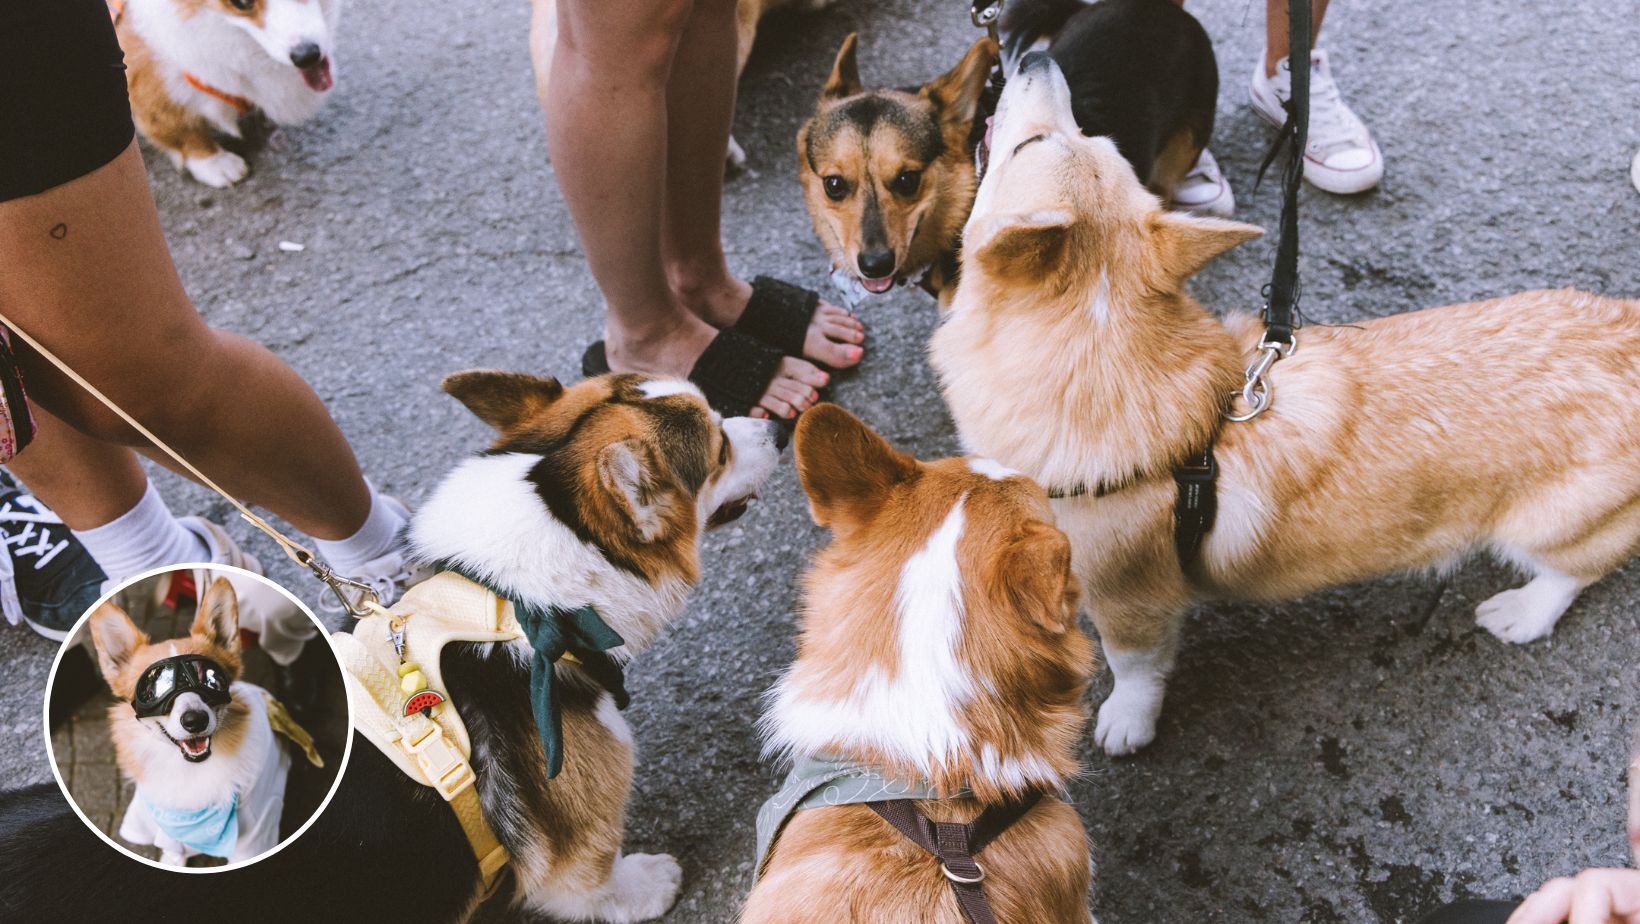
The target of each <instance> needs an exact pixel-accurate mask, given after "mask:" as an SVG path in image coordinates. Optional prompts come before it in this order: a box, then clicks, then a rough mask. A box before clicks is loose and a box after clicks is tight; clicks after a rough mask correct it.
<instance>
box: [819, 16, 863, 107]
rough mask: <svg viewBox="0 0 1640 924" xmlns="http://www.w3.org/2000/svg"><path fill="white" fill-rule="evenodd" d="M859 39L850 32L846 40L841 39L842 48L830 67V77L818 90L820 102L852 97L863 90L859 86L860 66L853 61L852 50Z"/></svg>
mask: <svg viewBox="0 0 1640 924" xmlns="http://www.w3.org/2000/svg"><path fill="white" fill-rule="evenodd" d="M859 38H860V37H859V36H858V35H856V34H855V33H853V32H850V33H849V34H848V38H845V39H843V46H842V47H841V48H839V49H837V61H836V62H835V63H834V64H832V66H831V76H830V77H827V78H826V85H825V86H823V87H821V88H820V99H821V101H822V102H824V101H825V100H828V99H842V98H843V97H845V96H853V95H854V94H856V93H859V92H860V91H861V90H863V89H865V88H864V87H862V86H861V85H860V65H859V63H858V62H857V61H855V59H854V48H855V45H857V44H858V43H859Z"/></svg>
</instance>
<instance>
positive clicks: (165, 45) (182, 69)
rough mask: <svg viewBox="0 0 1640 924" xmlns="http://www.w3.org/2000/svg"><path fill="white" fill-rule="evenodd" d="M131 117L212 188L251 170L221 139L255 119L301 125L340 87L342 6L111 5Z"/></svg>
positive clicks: (225, 0)
mask: <svg viewBox="0 0 1640 924" xmlns="http://www.w3.org/2000/svg"><path fill="white" fill-rule="evenodd" d="M111 9H112V10H113V12H114V17H115V22H116V25H117V28H118V32H119V37H120V47H121V48H123V49H124V50H125V65H126V82H127V84H128V85H129V87H130V94H131V115H132V118H133V119H134V120H135V122H136V124H137V129H138V130H139V131H141V132H142V135H143V137H144V138H147V139H148V141H149V142H150V143H151V144H153V145H154V147H156V148H159V149H160V150H161V151H164V152H165V154H166V156H168V157H170V158H171V161H172V163H174V164H176V165H177V167H178V168H179V169H182V170H185V171H187V172H188V174H189V175H190V176H192V177H193V178H194V179H196V180H198V181H199V182H201V183H204V184H205V185H207V186H231V185H233V184H234V183H237V182H239V181H240V180H242V179H244V178H245V175H246V173H247V172H248V168H247V167H246V166H245V161H244V159H243V158H241V157H240V156H239V155H238V154H235V153H233V152H232V151H229V150H227V149H225V148H223V147H222V145H221V144H220V143H218V141H217V136H218V135H225V136H227V137H229V138H239V137H241V129H240V121H241V120H242V119H245V118H247V117H249V116H252V115H254V114H258V113H259V114H261V115H264V116H266V117H267V118H268V119H269V120H270V121H272V122H273V123H274V124H275V125H294V124H296V123H299V122H305V121H307V120H308V119H311V118H312V117H313V116H314V114H315V113H317V112H318V111H319V107H320V106H321V105H323V103H324V101H325V99H326V98H327V97H328V96H329V94H330V91H331V89H332V88H333V87H334V86H335V83H336V61H335V55H336V25H337V21H338V19H339V17H340V16H341V9H342V0H112V5H111Z"/></svg>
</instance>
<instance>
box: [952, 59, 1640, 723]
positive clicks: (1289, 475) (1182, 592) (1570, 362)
mask: <svg viewBox="0 0 1640 924" xmlns="http://www.w3.org/2000/svg"><path fill="white" fill-rule="evenodd" d="M994 136H995V140H996V144H995V145H994V146H993V148H992V155H991V163H990V165H989V167H988V169H987V170H986V173H985V177H984V180H983V181H982V183H981V185H980V189H979V194H978V196H977V198H976V200H975V205H974V211H973V215H972V217H971V218H970V219H969V222H968V225H967V228H966V230H965V231H964V235H963V239H964V255H963V266H964V272H963V280H962V285H961V286H960V287H959V290H958V292H957V297H956V299H955V300H954V302H953V305H952V308H951V312H950V314H949V316H948V318H947V319H946V321H945V323H944V324H943V325H942V326H941V328H940V329H939V330H938V331H937V332H936V333H935V335H934V338H933V342H932V345H931V356H932V361H933V365H934V367H935V369H936V370H937V371H938V373H939V375H940V379H941V383H942V389H943V391H944V394H945V398H946V401H947V402H948V404H949V405H950V408H951V411H952V414H953V416H954V418H955V420H956V423H957V428H958V430H959V431H960V433H961V435H962V439H963V440H964V442H965V444H966V445H967V446H969V447H970V448H971V449H973V450H974V451H976V452H981V453H984V454H986V455H988V456H991V457H992V458H995V459H997V460H999V461H1000V462H1002V463H1003V464H1005V465H1009V466H1013V467H1015V468H1018V469H1020V470H1022V471H1024V472H1026V473H1027V474H1029V475H1031V476H1032V477H1033V478H1036V479H1037V480H1038V481H1039V482H1041V483H1042V484H1043V485H1045V486H1047V487H1048V488H1049V489H1050V490H1051V491H1055V490H1056V491H1059V492H1063V493H1066V494H1072V495H1078V496H1071V497H1067V498H1066V499H1064V500H1060V501H1056V506H1057V508H1058V513H1059V524H1060V527H1061V528H1062V529H1064V530H1065V531H1066V533H1067V534H1068V535H1069V536H1070V537H1071V544H1072V545H1073V547H1074V548H1075V552H1076V570H1077V574H1078V576H1079V577H1080V579H1081V580H1082V582H1083V589H1084V599H1085V600H1086V602H1087V608H1088V610H1089V612H1090V613H1091V614H1092V617H1093V620H1094V623H1095V625H1096V626H1097V628H1098V630H1099V634H1100V637H1101V640H1102V642H1103V644H1104V649H1105V655H1106V660H1107V661H1109V663H1110V665H1111V671H1112V673H1113V674H1114V677H1115V689H1114V691H1113V692H1112V694H1111V696H1110V698H1109V699H1107V700H1106V701H1105V703H1104V704H1103V706H1102V707H1101V708H1100V710H1099V721H1098V725H1097V728H1096V731H1095V735H1096V738H1097V740H1098V741H1099V743H1100V744H1101V745H1103V746H1104V748H1105V750H1107V751H1109V752H1110V753H1113V754H1125V753H1129V752H1132V751H1134V750H1136V749H1138V748H1140V747H1142V746H1144V745H1145V744H1147V743H1149V742H1150V741H1151V740H1152V738H1153V737H1154V736H1155V734H1156V720H1157V717H1158V715H1159V714H1160V711H1161V706H1162V695H1163V689H1164V685H1165V682H1166V678H1167V675H1168V673H1169V672H1170V671H1171V669H1172V666H1173V659H1174V653H1175V650H1176V648H1177V646H1178V640H1179V631H1180V626H1181V622H1182V619H1183V616H1184V614H1185V611H1186V609H1188V607H1189V606H1190V604H1191V603H1192V602H1193V601H1194V600H1198V599H1203V598H1218V599H1236V600H1248V601H1260V600H1276V599H1281V598H1287V597H1293V596H1298V595H1301V594H1305V593H1309V592H1311V591H1315V590H1319V589H1321V588H1324V587H1328V586H1330V585H1335V584H1341V583H1345V582H1349V581H1358V580H1363V579H1366V578H1370V577H1373V576H1376V575H1381V574H1385V573H1387V572H1393V571H1397V570H1407V569H1420V568H1430V567H1449V566H1452V565H1455V564H1456V563H1458V562H1460V561H1462V560H1463V558H1464V557H1465V556H1466V555H1469V554H1472V553H1474V552H1480V551H1484V552H1490V553H1492V554H1494V555H1496V556H1497V557H1499V558H1500V559H1502V560H1503V561H1505V562H1507V563H1510V564H1512V565H1514V566H1516V567H1518V568H1519V569H1520V570H1522V571H1523V572H1525V573H1526V574H1527V576H1528V577H1529V579H1530V580H1529V581H1528V582H1527V583H1526V584H1525V586H1523V587H1520V588H1516V589H1514V590H1506V591H1503V592H1501V593H1499V594H1497V595H1496V596H1494V597H1492V598H1491V599H1489V600H1486V601H1485V602H1483V603H1481V604H1480V606H1479V607H1478V608H1477V610H1476V615H1477V616H1478V621H1479V623H1480V625H1481V626H1482V627H1483V628H1485V629H1487V630H1488V631H1490V632H1491V633H1493V634H1494V635H1496V636H1497V637H1498V638H1500V639H1503V640H1505V641H1509V642H1516V643H1523V642H1530V641H1532V640H1534V639H1539V638H1542V637H1544V636H1546V635H1548V634H1549V632H1550V631H1551V630H1552V629H1553V628H1554V626H1555V623H1556V621H1557V620H1559V619H1560V617H1561V615H1562V614H1563V613H1565V612H1566V609H1567V608H1568V607H1569V606H1570V605H1571V604H1572V601H1573V600H1574V599H1575V598H1576V597H1577V595H1578V593H1579V592H1580V591H1581V590H1582V589H1583V588H1585V587H1587V586H1588V585H1590V584H1592V583H1593V582H1595V581H1596V580H1599V579H1600V578H1601V577H1602V576H1604V575H1605V574H1607V573H1608V572H1610V571H1611V570H1612V569H1614V568H1616V567H1617V566H1618V565H1620V564H1622V563H1623V562H1625V561H1626V560H1628V559H1629V558H1630V557H1631V556H1633V555H1634V554H1635V552H1636V550H1637V548H1640V302H1636V301H1632V300H1623V299H1612V298H1601V297H1598V296H1595V295H1590V294H1587V293H1583V292H1576V291H1572V290H1562V291H1555V292H1527V293H1522V294H1518V295H1512V296H1509V297H1507V298H1501V299H1495V300H1492V301H1486V302H1476V303H1471V304H1463V305H1452V306H1448V307H1444V308H1434V309H1429V310H1426V311H1416V312H1411V313H1407V314H1400V315H1393V316H1390V317H1385V318H1379V319H1376V320H1369V321H1365V322H1362V323H1359V324H1351V325H1348V326H1337V327H1332V326H1321V325H1312V326H1310V327H1307V328H1305V329H1304V330H1303V331H1302V332H1301V333H1300V334H1299V338H1298V339H1299V343H1298V349H1297V350H1296V351H1295V352H1294V353H1293V354H1292V356H1290V357H1289V358H1287V359H1284V360H1282V361H1281V362H1280V363H1278V364H1276V365H1275V366H1274V367H1273V369H1272V370H1271V372H1270V374H1269V382H1270V384H1271V387H1272V388H1273V394H1274V402H1273V405H1272V407H1271V408H1270V409H1269V410H1267V411H1265V412H1264V413H1263V414H1261V415H1260V416H1257V417H1255V418H1254V419H1252V420H1250V421H1247V422H1244V423H1229V422H1226V421H1225V420H1224V414H1225V411H1226V409H1227V407H1228V399H1229V396H1230V395H1231V394H1232V392H1234V391H1237V390H1239V389H1240V388H1241V386H1242V384H1243V381H1244V373H1243V370H1244V368H1245V366H1246V364H1247V357H1248V356H1249V355H1251V354H1253V353H1254V352H1255V348H1256V346H1257V344H1258V342H1259V339H1260V335H1261V331H1260V328H1259V324H1258V321H1257V318H1255V317H1253V316H1251V315H1247V314H1238V315H1232V316H1231V317H1230V318H1229V319H1228V320H1227V321H1222V322H1221V321H1220V320H1219V319H1217V318H1215V317H1214V316H1213V315H1211V314H1209V313H1208V312H1207V311H1205V310H1203V308H1202V306H1201V305H1200V304H1198V303H1197V302H1196V301H1195V300H1194V299H1192V298H1191V297H1190V296H1189V295H1188V294H1187V293H1186V292H1185V290H1184V283H1185V280H1186V279H1187V278H1188V277H1190V276H1191V275H1193V274H1194V273H1195V272H1196V271H1197V270H1199V269H1200V268H1201V267H1202V266H1203V265H1205V264H1206V263H1207V262H1208V261H1209V260H1211V259H1212V258H1213V257H1214V256H1216V255H1218V254H1219V253H1222V252H1223V251H1225V250H1228V249H1229V248H1231V247H1233V246H1235V245H1236V244H1237V243H1239V242H1241V241H1245V240H1247V239H1249V238H1252V237H1256V236H1257V235H1258V234H1260V233H1261V232H1260V231H1259V229H1258V228H1255V227H1252V226H1249V225H1242V224H1235V223H1231V222H1224V221H1216V220H1208V219H1196V218H1191V217H1188V216H1184V215H1178V214H1168V213H1164V212H1163V211H1162V210H1161V207H1160V203H1159V202H1158V201H1157V199H1156V197H1155V196H1154V195H1152V194H1151V193H1149V192H1147V191H1146V190H1145V188H1144V187H1143V186H1142V185H1141V184H1140V183H1139V181H1138V179H1137V178H1136V177H1135V176H1134V173H1133V169H1132V168H1131V167H1130V166H1129V165H1128V163H1127V162H1126V161H1125V160H1124V159H1123V158H1122V157H1121V156H1120V154H1119V153H1118V152H1117V150H1116V149H1115V147H1114V146H1113V145H1112V144H1111V143H1110V142H1109V141H1108V140H1107V139H1103V138H1089V137H1086V136H1084V135H1082V134H1081V132H1080V131H1078V130H1077V125H1076V122H1075V120H1074V118H1073V116H1072V112H1071V99H1070V92H1069V89H1068V88H1067V86H1066V84H1065V80H1064V78H1063V77H1062V76H1061V75H1060V73H1059V70H1058V68H1057V66H1056V65H1055V64H1054V63H1053V61H1052V60H1051V59H1049V58H1047V57H1045V56H1040V55H1028V56H1027V57H1026V59H1025V63H1024V65H1023V66H1022V69H1021V71H1020V73H1019V74H1018V75H1017V76H1016V77H1015V78H1014V79H1013V80H1011V81H1010V82H1009V84H1008V88H1007V90H1006V91H1005V92H1004V94H1003V97H1002V101H1001V105H1000V106H999V110H998V114H997V118H996V123H995V129H994ZM1208 446H1211V447H1212V449H1213V453H1214V455H1215V456H1216V458H1217V460H1218V469H1219V479H1218V517H1217V525H1216V526H1214V527H1213V529H1212V531H1211V532H1210V533H1208V535H1207V537H1206V541H1205V543H1204V545H1203V546H1202V550H1201V554H1200V556H1199V561H1198V562H1196V563H1194V565H1193V566H1191V567H1188V568H1185V567H1181V562H1180V559H1179V557H1178V555H1177V554H1176V553H1175V551H1174V544H1173V543H1174V536H1173V532H1174V524H1173V516H1172V510H1173V505H1174V501H1175V498H1176V497H1177V496H1178V488H1177V486H1176V484H1175V482H1174V478H1173V474H1172V472H1173V469H1174V468H1175V466H1177V465H1178V464H1179V463H1180V462H1182V461H1184V460H1186V459H1188V458H1191V457H1193V456H1194V455H1195V454H1198V453H1200V452H1201V451H1202V450H1203V449H1204V448H1205V447H1208ZM1096 488H1097V490H1096Z"/></svg>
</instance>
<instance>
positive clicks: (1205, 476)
mask: <svg viewBox="0 0 1640 924" xmlns="http://www.w3.org/2000/svg"><path fill="white" fill-rule="evenodd" d="M1218 477H1219V460H1218V459H1216V458H1214V457H1212V456H1208V457H1207V462H1206V463H1205V464H1202V465H1196V464H1194V463H1190V462H1184V463H1180V464H1179V465H1176V466H1174V467H1173V480H1174V481H1181V482H1185V483H1187V484H1207V483H1209V482H1212V481H1214V480H1216V479H1217V478H1218Z"/></svg>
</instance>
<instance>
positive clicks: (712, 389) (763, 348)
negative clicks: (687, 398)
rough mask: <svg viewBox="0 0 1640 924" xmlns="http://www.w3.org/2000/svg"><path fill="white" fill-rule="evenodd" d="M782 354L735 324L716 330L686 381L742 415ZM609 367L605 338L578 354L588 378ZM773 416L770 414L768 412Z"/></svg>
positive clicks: (715, 404)
mask: <svg viewBox="0 0 1640 924" xmlns="http://www.w3.org/2000/svg"><path fill="white" fill-rule="evenodd" d="M782 357H783V354H782V353H781V352H780V351H779V350H777V349H775V348H774V347H772V346H769V345H768V344H766V343H764V342H763V341H761V340H758V339H757V338H755V337H752V336H749V335H747V334H744V333H742V332H740V331H738V330H735V329H734V328H730V329H729V330H724V331H719V332H718V335H717V336H716V337H715V338H713V339H712V342H711V343H709V344H707V346H706V351H705V352H704V353H701V354H700V358H699V359H697V360H695V367H694V368H693V369H690V370H689V381H691V382H694V383H695V384H696V385H698V386H700V390H701V392H702V393H703V394H705V395H706V403H707V404H710V405H711V406H712V409H713V410H715V411H717V412H718V413H719V414H722V415H723V416H725V417H745V416H746V415H747V414H748V413H749V412H750V411H751V410H752V408H754V407H757V405H758V401H759V400H760V399H761V398H762V397H763V392H764V391H765V390H766V389H767V388H768V387H769V383H770V382H772V381H774V376H775V373H776V372H779V371H780V360H781V359H782ZM609 371H610V369H609V357H608V355H607V354H605V352H604V342H603V341H602V340H599V341H598V342H596V343H594V344H593V345H591V346H589V347H587V350H586V352H585V353H583V354H582V355H581V374H582V375H585V376H587V377H588V378H591V377H593V376H598V375H604V374H606V373H608V372H609ZM770 416H773V415H770Z"/></svg>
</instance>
